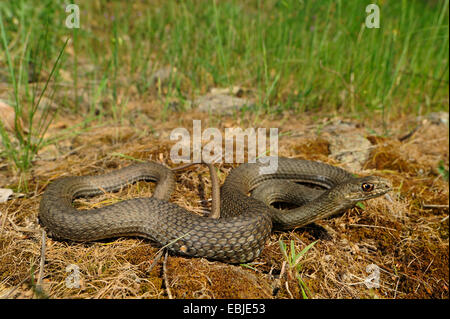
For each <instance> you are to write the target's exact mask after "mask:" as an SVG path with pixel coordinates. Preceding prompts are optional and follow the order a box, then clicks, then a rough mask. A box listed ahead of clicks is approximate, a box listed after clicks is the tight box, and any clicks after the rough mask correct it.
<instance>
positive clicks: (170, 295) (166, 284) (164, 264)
mask: <svg viewBox="0 0 450 319" xmlns="http://www.w3.org/2000/svg"><path fill="white" fill-rule="evenodd" d="M168 254H169V251H168V250H166V255H165V257H164V262H163V277H164V285H165V286H166V291H167V296H168V297H169V299H173V296H172V293H171V292H170V287H169V280H168V279H167V268H166V263H167V256H168Z"/></svg>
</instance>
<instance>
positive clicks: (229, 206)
mask: <svg viewBox="0 0 450 319" xmlns="http://www.w3.org/2000/svg"><path fill="white" fill-rule="evenodd" d="M262 165H263V164H250V163H246V164H242V165H240V166H238V167H237V168H235V169H233V170H232V171H231V173H230V174H229V175H228V177H227V178H226V180H225V182H224V184H223V185H222V187H221V190H220V218H218V219H213V218H207V217H202V216H198V215H195V214H192V213H191V212H189V211H187V210H186V209H184V208H182V207H180V206H178V205H176V204H174V203H171V202H169V201H168V200H169V198H170V195H171V193H172V191H173V189H174V186H175V178H174V174H173V172H172V171H171V170H170V169H169V168H167V167H165V166H163V165H161V164H158V163H154V162H149V163H140V164H134V165H131V166H128V167H125V168H122V169H119V170H115V171H113V172H111V173H108V174H104V175H99V176H79V177H62V178H59V179H56V180H55V181H53V182H52V183H51V184H50V185H49V186H48V187H47V189H46V191H45V193H44V195H43V198H42V200H41V203H40V209H39V220H40V223H41V225H43V226H44V228H45V229H46V230H47V231H48V232H49V235H51V236H52V237H54V238H57V239H68V240H72V241H80V242H84V241H93V240H99V239H105V238H111V237H119V236H140V237H145V238H148V239H151V240H153V241H156V242H158V243H159V244H160V245H162V246H165V245H167V247H168V248H169V249H170V250H171V251H173V252H175V253H177V254H181V255H187V256H196V257H206V258H211V259H216V260H221V261H225V262H230V263H242V262H248V261H251V260H253V259H254V258H256V257H257V256H259V254H260V253H261V251H262V249H263V247H264V244H265V242H266V240H267V238H268V236H269V234H270V232H271V230H272V225H273V226H274V227H276V228H279V229H280V228H281V229H288V228H293V227H300V226H304V225H306V224H308V223H311V222H314V221H316V220H318V219H321V218H325V217H328V216H331V215H334V214H337V213H339V212H342V211H343V210H345V209H348V208H351V207H353V206H354V205H355V204H356V203H357V202H360V201H364V200H367V199H370V198H374V197H377V196H381V195H383V194H385V193H387V192H388V191H390V190H391V185H390V183H389V182H388V181H387V180H385V179H382V178H380V177H375V176H369V177H361V178H355V177H353V176H352V175H351V174H350V173H348V172H346V171H345V170H343V169H340V168H337V167H334V166H330V165H327V164H324V163H319V162H312V161H306V160H299V159H289V158H279V159H278V170H277V171H276V173H273V174H263V175H261V174H260V173H259V167H261V166H262ZM138 180H150V181H154V182H156V183H157V184H156V188H155V191H154V194H153V197H151V198H136V199H130V200H126V201H122V202H118V203H116V204H112V205H110V206H106V207H102V208H98V209H90V210H77V209H75V208H74V207H73V206H72V201H73V199H74V198H77V197H82V196H93V195H97V194H102V193H103V192H104V191H107V192H110V191H115V190H118V189H120V188H121V187H123V186H125V185H127V184H130V183H133V182H136V181H138ZM277 180H285V181H290V182H302V183H308V184H315V185H318V186H321V187H323V188H325V189H326V190H325V191H322V192H315V195H314V196H311V198H310V199H309V200H305V203H304V204H303V205H302V206H300V207H298V208H296V209H293V210H289V211H287V212H280V211H276V210H275V209H273V208H270V207H269V206H268V205H267V204H266V203H263V202H262V201H261V200H258V199H256V198H254V197H249V196H248V194H249V193H250V192H252V191H254V190H255V189H256V190H258V187H262V186H261V185H263V184H264V185H266V186H267V185H268V186H269V187H270V186H271V185H276V183H279V182H278V181H277ZM283 187H284V186H283V185H280V186H276V188H278V189H279V193H283ZM263 192H264V190H262V191H261V193H263ZM275 197H276V198H278V197H279V196H278V197H277V196H275ZM275 197H274V198H275ZM274 198H272V199H271V200H272V201H273V200H274ZM276 198H275V199H276ZM269 201H270V200H269Z"/></svg>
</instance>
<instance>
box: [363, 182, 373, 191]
mask: <svg viewBox="0 0 450 319" xmlns="http://www.w3.org/2000/svg"><path fill="white" fill-rule="evenodd" d="M361 188H362V190H363V191H364V192H370V191H372V190H373V184H370V183H363V184H362V185H361Z"/></svg>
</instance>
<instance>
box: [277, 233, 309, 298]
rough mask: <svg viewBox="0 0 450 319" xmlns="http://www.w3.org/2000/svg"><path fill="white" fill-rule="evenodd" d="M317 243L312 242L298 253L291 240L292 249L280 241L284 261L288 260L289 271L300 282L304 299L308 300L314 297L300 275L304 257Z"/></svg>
mask: <svg viewBox="0 0 450 319" xmlns="http://www.w3.org/2000/svg"><path fill="white" fill-rule="evenodd" d="M316 243H317V241H315V242H312V243H311V244H309V245H308V246H306V247H305V248H303V249H302V250H301V251H300V252H299V253H297V252H296V251H295V244H294V241H293V240H291V245H290V249H288V248H287V246H286V244H285V243H284V241H282V240H280V241H279V244H280V249H281V252H282V253H283V256H284V259H286V261H287V263H288V266H289V270H288V271H290V272H291V274H292V275H293V276H294V277H295V278H296V279H297V280H298V284H299V286H300V289H301V291H302V297H303V299H308V298H309V297H310V296H311V295H312V293H311V291H310V289H309V288H308V286H307V284H306V283H305V282H304V281H303V279H302V277H301V275H300V272H301V269H302V264H301V263H300V261H301V260H302V259H303V258H302V257H303V256H304V255H305V254H306V253H307V252H308V250H310V249H311V248H312V247H313V246H314V245H315V244H316Z"/></svg>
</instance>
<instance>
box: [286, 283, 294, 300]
mask: <svg viewBox="0 0 450 319" xmlns="http://www.w3.org/2000/svg"><path fill="white" fill-rule="evenodd" d="M285 286H286V290H287V292H288V293H289V296H291V299H294V296H293V295H292V293H291V291H290V290H289V284H288V281H287V280H286V282H285Z"/></svg>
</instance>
